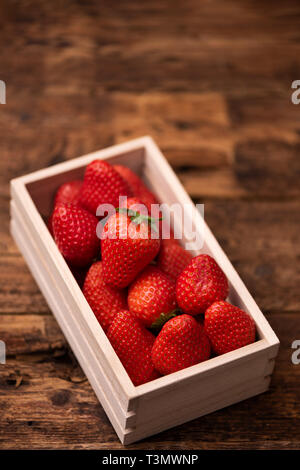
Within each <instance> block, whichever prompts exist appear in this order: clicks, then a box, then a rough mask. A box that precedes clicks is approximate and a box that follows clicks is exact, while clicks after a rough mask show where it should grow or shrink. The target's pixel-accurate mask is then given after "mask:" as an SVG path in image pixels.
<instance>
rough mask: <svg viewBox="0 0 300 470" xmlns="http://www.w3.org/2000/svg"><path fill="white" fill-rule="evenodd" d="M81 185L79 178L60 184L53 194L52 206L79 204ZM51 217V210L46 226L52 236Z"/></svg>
mask: <svg viewBox="0 0 300 470" xmlns="http://www.w3.org/2000/svg"><path fill="white" fill-rule="evenodd" d="M81 186H82V181H80V180H74V181H68V182H67V183H64V184H62V185H61V186H60V187H59V188H58V190H57V192H56V194H55V198H54V207H55V206H56V204H59V203H66V204H67V203H70V204H75V205H76V204H79V194H80V190H81ZM52 217H53V212H52V213H51V214H50V216H49V218H48V221H47V227H48V230H49V232H50V233H51V235H52V237H53V227H52Z"/></svg>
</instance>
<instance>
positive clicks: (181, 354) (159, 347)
mask: <svg viewBox="0 0 300 470" xmlns="http://www.w3.org/2000/svg"><path fill="white" fill-rule="evenodd" d="M210 351H211V348H210V344H209V340H208V337H207V336H206V334H205V331H204V328H203V326H202V325H201V324H200V323H198V322H197V321H196V320H195V318H193V317H191V316H190V315H186V314H184V315H179V316H177V317H175V318H172V319H171V320H169V321H168V322H167V323H166V324H165V325H164V326H163V328H162V330H161V332H160V333H159V335H158V336H157V338H156V340H155V343H154V346H153V349H152V361H153V364H154V366H155V368H156V369H157V370H158V371H159V372H160V373H161V374H163V375H167V374H172V372H177V371H178V370H181V369H185V368H186V367H190V366H193V365H195V364H198V363H199V362H203V361H206V360H207V359H209V357H210Z"/></svg>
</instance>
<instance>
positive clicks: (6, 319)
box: [0, 314, 67, 357]
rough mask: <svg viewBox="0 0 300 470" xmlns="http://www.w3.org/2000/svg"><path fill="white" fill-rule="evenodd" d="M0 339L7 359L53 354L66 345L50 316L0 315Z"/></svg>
mask: <svg viewBox="0 0 300 470" xmlns="http://www.w3.org/2000/svg"><path fill="white" fill-rule="evenodd" d="M0 338H1V340H2V341H4V342H5V344H6V355H7V356H8V357H10V356H15V355H20V354H30V353H45V352H53V351H56V350H61V349H64V348H66V345H67V343H66V340H65V338H64V336H63V334H62V332H61V329H60V328H59V326H58V324H57V322H56V321H55V319H54V317H53V316H52V315H46V316H42V315H16V314H15V315H0Z"/></svg>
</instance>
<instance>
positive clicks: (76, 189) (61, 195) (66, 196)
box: [54, 180, 82, 206]
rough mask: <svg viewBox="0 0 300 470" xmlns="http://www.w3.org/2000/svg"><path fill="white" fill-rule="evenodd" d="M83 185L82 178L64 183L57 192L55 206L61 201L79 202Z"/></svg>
mask: <svg viewBox="0 0 300 470" xmlns="http://www.w3.org/2000/svg"><path fill="white" fill-rule="evenodd" d="M81 186H82V181H80V180H74V181H68V182H67V183H64V184H62V185H61V186H60V187H59V188H58V190H57V192H56V195H55V199H54V206H56V204H59V203H60V202H62V203H71V204H78V202H79V194H80V190H81Z"/></svg>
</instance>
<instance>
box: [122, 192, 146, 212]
mask: <svg viewBox="0 0 300 470" xmlns="http://www.w3.org/2000/svg"><path fill="white" fill-rule="evenodd" d="M120 207H121V208H125V209H131V210H132V211H133V212H139V213H140V214H143V215H145V216H147V215H149V216H150V215H151V207H147V206H146V204H145V203H144V202H143V201H141V199H139V198H137V197H135V196H134V197H128V198H126V199H124V201H122V202H121V204H120Z"/></svg>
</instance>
